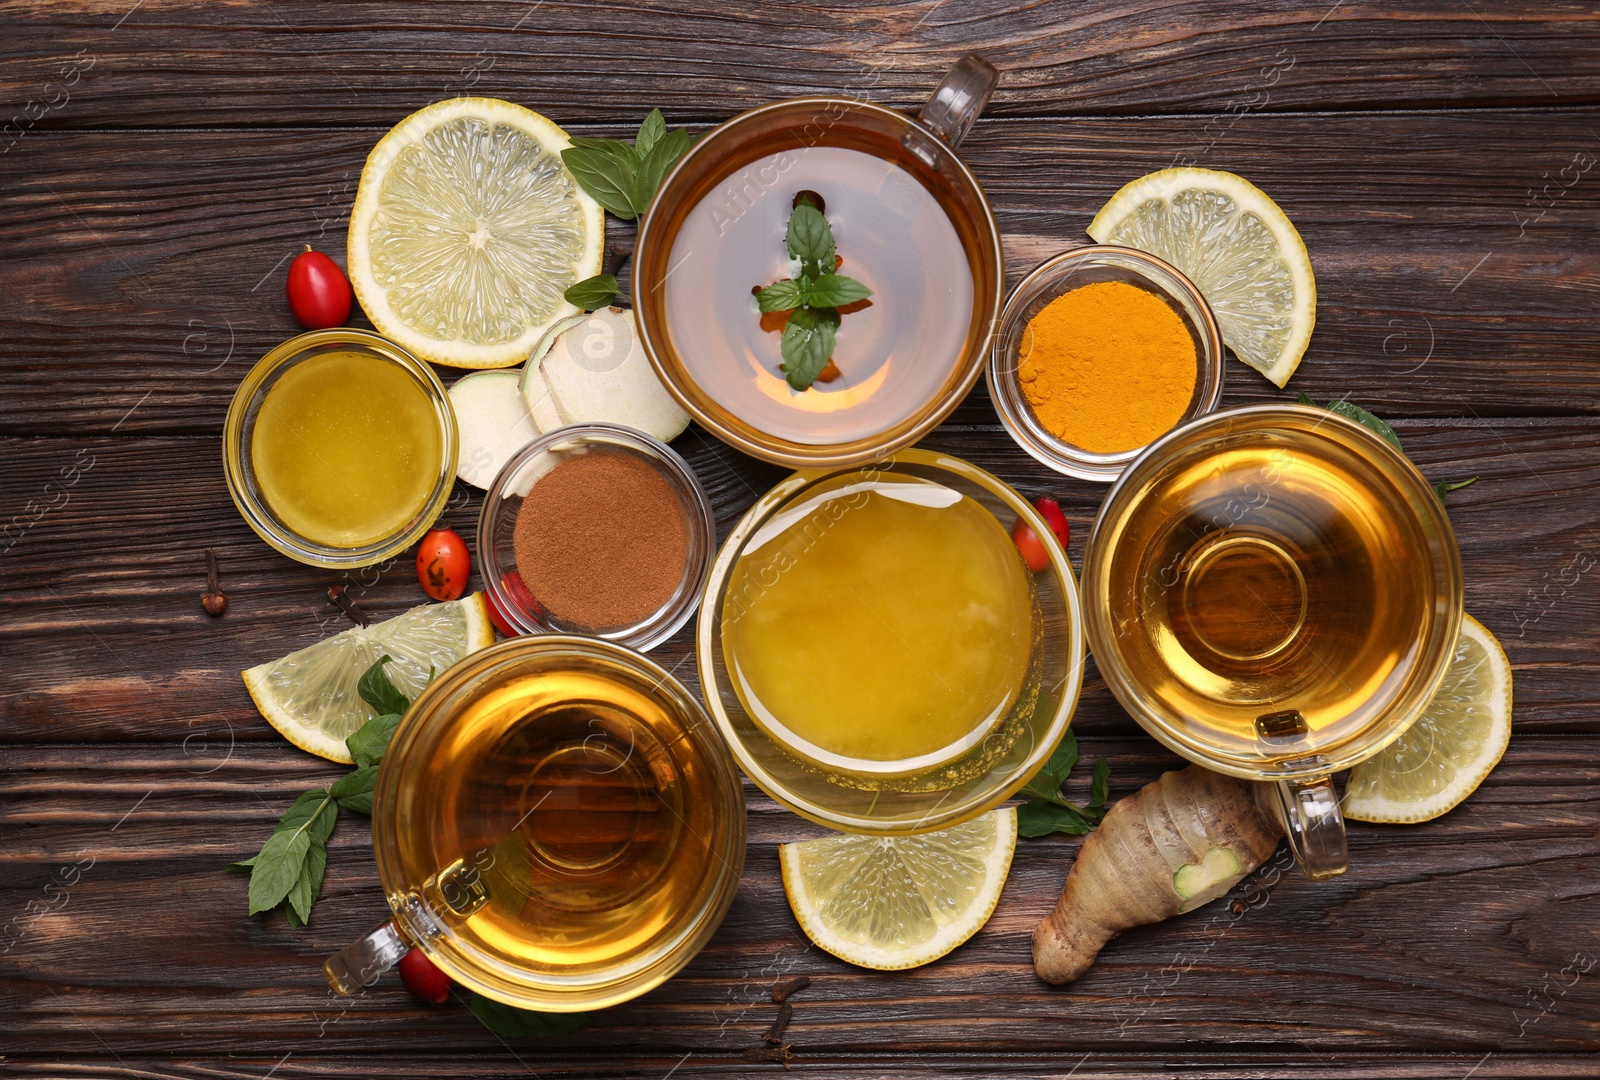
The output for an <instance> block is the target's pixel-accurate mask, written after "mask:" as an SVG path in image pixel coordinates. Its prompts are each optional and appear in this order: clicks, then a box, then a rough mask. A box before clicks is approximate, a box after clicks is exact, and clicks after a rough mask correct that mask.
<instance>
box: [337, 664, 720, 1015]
mask: <svg viewBox="0 0 1600 1080" xmlns="http://www.w3.org/2000/svg"><path fill="white" fill-rule="evenodd" d="M372 844H373V850H374V854H375V855H376V859H377V864H378V878H379V880H380V881H381V882H382V884H383V889H384V893H385V895H386V896H387V897H388V900H389V905H390V907H391V908H392V909H393V912H394V917H393V918H392V919H391V920H390V921H389V922H387V923H385V924H384V925H383V926H380V927H379V928H378V929H377V930H374V931H373V932H372V933H371V934H368V935H367V936H366V937H365V938H363V939H362V940H360V941H357V942H356V943H354V944H352V945H350V946H349V947H347V948H345V949H344V950H343V951H341V952H340V953H338V954H337V955H335V956H333V957H331V958H330V959H329V960H328V961H327V963H326V964H324V965H323V970H324V972H325V973H326V975H327V977H328V982H329V984H330V985H331V986H332V987H333V989H334V990H335V991H336V992H337V993H340V994H354V993H358V992H360V990H361V988H362V987H363V986H366V985H368V984H370V983H371V982H372V981H373V980H374V979H376V978H377V976H378V975H379V974H381V973H382V972H383V971H384V970H386V969H387V968H389V967H390V966H392V965H393V964H395V963H396V962H398V961H399V959H400V957H401V956H403V955H405V953H406V952H407V951H408V950H409V949H410V948H411V947H412V946H413V945H415V946H417V947H418V948H420V949H422V950H423V952H425V953H427V955H428V957H429V958H430V959H432V960H433V962H434V963H435V964H437V965H438V966H439V968H441V969H442V970H443V971H444V973H445V974H446V975H448V976H449V977H450V978H451V979H452V980H453V981H454V982H456V983H457V984H458V985H461V986H464V987H466V988H468V989H470V990H473V991H475V992H477V993H479V994H483V995H484V996H486V997H490V998H493V999H495V1000H497V1001H500V1002H503V1003H505V1004H507V1005H512V1006H516V1007H518V1008H523V1009H532V1010H537V1011H542V1012H576V1011H585V1010H589V1009H597V1008H603V1007H606V1006H609V1005H615V1004H618V1003H619V1002H622V1001H626V1000H628V999H630V998H633V997H636V996H638V995H639V994H642V993H644V992H645V991H647V990H649V989H651V988H652V987H654V986H656V985H658V984H660V983H661V982H663V981H665V980H666V979H667V978H669V977H670V976H672V975H673V974H674V973H676V972H677V971H678V970H679V969H680V968H682V967H683V965H684V964H686V963H688V962H689V961H690V960H691V959H693V957H694V956H695V954H696V953H698V952H699V950H700V948H701V947H702V946H703V945H704V944H705V943H706V941H707V940H708V939H709V938H710V937H711V935H712V933H713V932H714V931H715V930H716V928H717V926H718V925H719V924H720V923H721V921H722V918H723V916H724V915H725V914H726V912H727V910H728V905H729V903H730V902H731V901H732V899H733V894H734V891H735V889H736V888H737V886H738V883H739V873H740V870H741V869H742V868H743V865H744V850H745V806H744V792H743V788H742V786H741V783H740V780H739V774H738V772H737V771H736V770H735V769H734V766H733V761H732V759H731V758H729V756H728V752H727V750H726V748H725V747H724V746H723V744H722V741H721V739H720V737H719V736H718V735H717V733H716V731H715V730H714V729H713V728H712V726H711V721H710V719H709V718H708V717H707V716H706V713H705V709H704V707H703V706H702V705H701V704H700V702H699V700H698V699H697V698H695V696H694V695H693V694H691V693H690V692H689V691H688V690H687V689H686V688H685V687H684V686H683V684H682V683H680V682H679V681H678V680H677V679H675V678H673V676H672V675H671V673H670V672H668V671H666V670H665V669H663V668H661V667H659V666H658V665H656V664H654V663H652V662H651V661H650V660H648V659H646V658H645V657H644V656H642V655H640V654H639V653H637V652H634V651H633V650H631V649H628V648H625V647H623V646H621V645H616V644H613V643H612V642H608V641H604V640H600V639H597V638H588V637H579V636H575V635H564V634H539V635H533V636H529V637H519V638H513V639H511V640H509V641H504V642H501V643H500V644H498V645H494V646H491V647H489V648H487V649H483V650H481V651H479V652H476V653H473V654H472V655H470V656H468V657H467V658H465V659H464V660H462V661H460V662H459V663H457V664H455V665H454V666H452V667H451V668H450V669H449V670H447V671H445V672H444V673H443V674H441V675H440V676H439V677H438V678H437V679H435V680H434V681H433V682H432V683H431V684H429V686H428V687H427V689H425V690H423V692H422V693H421V694H419V695H418V696H417V699H416V701H414V702H413V703H412V705H411V708H410V709H409V710H407V712H406V715H405V719H404V720H402V721H401V723H400V726H399V728H398V729H397V730H396V731H395V734H394V737H393V738H392V739H391V741H390V744H389V748H388V750H387V751H386V752H385V754H384V758H383V765H382V768H381V769H380V771H379V774H378V785H377V789H376V791H375V792H374V798H373V804H372Z"/></svg>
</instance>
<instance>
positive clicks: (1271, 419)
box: [1083, 405, 1461, 879]
mask: <svg viewBox="0 0 1600 1080" xmlns="http://www.w3.org/2000/svg"><path fill="white" fill-rule="evenodd" d="M1083 588H1084V600H1085V602H1084V622H1085V632H1086V634H1087V636H1088V639H1089V648H1090V652H1091V653H1092V654H1093V656H1094V657H1095V661H1096V663H1097V664H1098V665H1099V668H1100V672H1101V674H1102V675H1103V676H1104V677H1105V680H1106V683H1107V685H1108V686H1110V688H1111V690H1112V692H1113V693H1114V694H1115V695H1116V697H1117V699H1118V700H1119V701H1121V702H1122V704H1123V706H1124V707H1125V708H1126V709H1127V710H1128V712H1129V713H1131V714H1132V715H1133V717H1134V719H1135V720H1137V721H1138V722H1139V724H1140V725H1141V726H1143V727H1144V728H1145V730H1147V731H1148V732H1150V734H1152V735H1154V736H1155V737H1156V739H1158V740H1159V741H1161V742H1162V743H1164V744H1165V745H1166V746H1167V747H1169V748H1170V749H1172V750H1173V751H1175V752H1177V753H1178V754H1181V755H1182V756H1184V757H1186V758H1188V759H1189V760H1190V761H1193V762H1196V763H1197V764H1200V765H1204V766H1206V767H1207V768H1210V769H1214V770H1216V771H1218V772H1222V773H1227V774H1230V775H1232V776H1238V777H1242V778H1244V779H1248V780H1260V781H1269V782H1273V783H1276V784H1277V786H1278V792H1279V795H1280V800H1279V805H1280V809H1281V810H1282V816H1283V820H1284V825H1285V830H1286V832H1287V833H1288V837H1289V842H1290V845H1291V847H1292V848H1293V850H1294V854H1295V858H1296V860H1297V861H1298V862H1299V864H1300V867H1301V869H1302V870H1303V871H1304V872H1305V874H1306V875H1307V876H1308V877H1310V878H1313V879H1319V878H1326V877H1332V876H1334V875H1336V874H1340V873H1343V872H1344V871H1345V869H1346V868H1347V866H1348V854H1347V850H1346V844H1345V830H1344V820H1343V817H1342V816H1341V815H1340V812H1339V801H1338V798H1337V795H1336V794H1335V792H1334V788H1333V783H1332V780H1331V777H1332V774H1333V773H1336V772H1338V771H1340V770H1342V769H1347V768H1349V767H1350V766H1352V765H1354V764H1356V763H1357V762H1360V761H1363V760H1365V759H1367V758H1369V757H1371V756H1372V755H1374V754H1376V753H1378V752H1379V751H1380V750H1382V749H1383V748H1384V747H1385V746H1387V745H1388V744H1389V743H1391V742H1393V741H1394V740H1395V739H1396V738H1398V737H1399V736H1400V734H1401V733H1402V732H1403V731H1405V729H1406V728H1407V727H1408V726H1409V725H1410V724H1411V722H1412V721H1414V720H1415V719H1416V718H1417V717H1418V716H1419V715H1420V714H1421V712H1422V710H1423V709H1424V707H1426V705H1427V703H1428V702H1429V700H1430V699H1431V698H1432V697H1433V694H1434V692H1435V691H1436V690H1437V689H1438V687H1439V684H1440V682H1441V680H1442V679H1443V678H1444V673H1445V671H1446V669H1447V668H1448V667H1449V664H1450V657H1451V654H1452V651H1453V649H1454V646H1455V641H1456V635H1457V633H1458V631H1459V629H1460V624H1461V556H1460V552H1459V551H1458V549H1457V547H1456V540H1455V534H1454V532H1453V531H1452V529H1451V527H1450V520H1449V518H1448V517H1447V516H1446V514H1445V510H1444V505H1443V503H1442V502H1441V500H1440V499H1439V498H1438V496H1437V495H1436V494H1435V492H1434V491H1433V489H1432V488H1431V487H1430V486H1429V485H1428V483H1427V481H1426V480H1424V479H1423V477H1422V475H1421V474H1420V473H1419V472H1418V471H1417V469H1416V467H1415V466H1414V465H1412V464H1411V462H1410V461H1408V460H1407V459H1406V458H1405V456H1404V455H1403V454H1401V453H1400V451H1399V450H1398V449H1397V448H1396V447H1394V446H1393V445H1391V444H1390V443H1388V442H1387V441H1385V440H1384V439H1383V438H1382V437H1380V436H1379V435H1377V434H1376V433H1374V432H1372V431H1370V430H1368V429H1367V428H1365V427H1363V426H1362V425H1360V424H1358V423H1355V422H1354V421H1351V420H1347V419H1345V418H1344V417H1342V416H1340V415H1338V414H1336V413H1332V412H1329V411H1327V410H1324V409H1318V408H1311V407H1306V406H1300V405H1253V406H1245V407H1241V408H1235V409H1228V410H1224V411H1222V412H1218V413H1214V414H1212V415H1210V416H1207V417H1202V418H1200V419H1199V420H1195V421H1193V422H1191V423H1189V424H1186V425H1184V426H1182V427H1179V428H1177V429H1176V430H1174V431H1172V432H1170V433H1169V434H1168V435H1166V436H1165V437H1163V438H1162V439H1161V440H1159V441H1158V442H1156V443H1154V444H1152V445H1151V446H1150V448H1149V449H1148V450H1146V451H1145V453H1144V454H1143V455H1141V456H1140V457H1139V458H1138V459H1137V460H1136V461H1134V462H1133V463H1132V464H1131V465H1130V466H1129V467H1128V469H1127V470H1126V471H1125V472H1124V473H1123V474H1122V476H1121V477H1120V478H1119V479H1118V481H1117V482H1116V484H1115V485H1114V486H1113V487H1112V489H1111V491H1110V493H1109V494H1108V495H1107V497H1106V501H1105V503H1104V505H1103V506H1102V507H1101V510H1100V514H1099V516H1098V517H1097V518H1096V520H1095V524H1094V528H1093V530H1092V531H1091V533H1090V536H1089V541H1088V548H1087V551H1086V553H1085V555H1084V566H1083Z"/></svg>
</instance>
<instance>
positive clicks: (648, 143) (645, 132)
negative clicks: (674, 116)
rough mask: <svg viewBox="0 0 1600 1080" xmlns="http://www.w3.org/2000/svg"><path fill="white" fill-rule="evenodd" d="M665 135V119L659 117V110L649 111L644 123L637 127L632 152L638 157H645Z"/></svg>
mask: <svg viewBox="0 0 1600 1080" xmlns="http://www.w3.org/2000/svg"><path fill="white" fill-rule="evenodd" d="M666 133H667V118H666V117H664V116H662V115H661V110H660V109H651V110H650V111H649V112H648V113H646V114H645V117H644V122H643V123H642V124H640V125H639V134H637V135H635V136H634V137H633V149H634V152H635V153H637V154H638V155H639V156H640V157H643V156H645V155H646V154H648V153H650V148H651V147H652V146H654V145H655V144H656V143H658V142H660V141H661V139H662V137H663V136H665V135H666Z"/></svg>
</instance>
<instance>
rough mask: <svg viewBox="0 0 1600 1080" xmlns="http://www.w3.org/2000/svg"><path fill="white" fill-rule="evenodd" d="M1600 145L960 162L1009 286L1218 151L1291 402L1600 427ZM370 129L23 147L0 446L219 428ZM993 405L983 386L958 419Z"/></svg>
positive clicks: (1332, 119)
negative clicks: (1582, 417)
mask: <svg viewBox="0 0 1600 1080" xmlns="http://www.w3.org/2000/svg"><path fill="white" fill-rule="evenodd" d="M585 130H587V129H585ZM604 130H607V131H612V132H615V131H616V130H617V129H604ZM1595 132H1600V110H1572V111H1560V112H1547V113H1534V114H1525V113H1518V112H1489V113H1468V114H1429V115H1427V116H1426V117H1418V116H1402V117H1372V116H1277V115H1272V114H1255V115H1251V116H1246V117H1242V118H1240V119H1239V120H1238V122H1237V123H1235V124H1233V125H1232V126H1230V127H1229V128H1227V129H1225V130H1222V129H1217V130H1213V131H1210V132H1209V133H1208V132H1207V129H1206V128H1205V127H1204V126H1203V124H1202V122H1201V121H1198V120H1196V119H1194V118H1170V117H1165V118H1158V119H1141V120H1115V119H1107V120H1094V121H1082V120H1074V121H1065V120H1060V121H1016V122H1011V121H1004V122H1002V121H994V122H990V123H984V124H980V125H979V127H978V129H977V130H976V132H975V133H974V134H973V135H972V136H971V137H970V140H969V142H968V143H967V144H966V145H967V149H966V151H965V155H966V157H967V158H968V160H969V161H970V163H971V164H972V167H973V168H974V170H975V171H976V172H977V174H978V176H979V177H980V178H981V179H982V181H983V182H984V183H985V185H986V187H987V189H988V191H989V194H990V197H991V199H992V200H993V202H994V204H995V207H996V210H997V213H998V216H999V219H1000V223H1001V228H1002V230H1003V232H1004V235H1005V245H1006V257H1007V262H1008V266H1009V268H1010V276H1011V279H1012V280H1013V281H1015V280H1016V279H1017V278H1018V277H1020V276H1021V275H1022V274H1023V273H1025V272H1026V271H1027V270H1028V269H1031V268H1032V267H1033V266H1034V265H1035V264H1036V263H1038V262H1039V261H1040V260H1042V259H1044V258H1045V257H1047V256H1049V255H1051V254H1054V253H1056V252H1057V251H1060V250H1063V249H1065V248H1067V247H1072V246H1076V245H1078V244H1082V243H1086V242H1088V237H1087V236H1086V235H1085V234H1084V231H1083V230H1084V228H1085V227H1086V226H1087V225H1088V222H1089V221H1090V219H1091V218H1092V217H1093V216H1094V213H1095V211H1096V210H1097V209H1098V208H1099V207H1100V206H1101V205H1102V204H1103V203H1104V202H1105V200H1106V199H1107V198H1109V197H1110V195H1111V194H1112V193H1113V192H1114V191H1116V190H1117V188H1118V187H1120V186H1121V185H1122V184H1123V183H1125V182H1127V181H1128V180H1130V179H1132V178H1134V177H1136V176H1139V175H1141V174H1143V173H1145V172H1147V171H1150V170H1152V169H1156V168H1160V167H1163V166H1166V165H1169V164H1171V163H1172V161H1173V159H1174V156H1175V155H1178V154H1183V153H1194V152H1196V151H1200V150H1204V148H1205V147H1206V146H1207V145H1208V144H1209V143H1210V142H1211V141H1212V140H1213V139H1214V140H1215V143H1214V145H1211V146H1210V149H1209V150H1206V151H1205V152H1204V153H1203V154H1202V155H1201V160H1202V161H1203V163H1204V164H1206V165H1208V166H1215V167H1218V168H1226V169H1232V170H1235V171H1238V172H1241V173H1243V174H1245V175H1247V176H1249V177H1251V178H1252V179H1253V180H1254V181H1256V182H1257V183H1258V184H1260V185H1261V186H1262V187H1263V188H1264V189H1265V190H1267V191H1268V192H1269V193H1271V194H1272V195H1273V196H1274V197H1275V198H1276V199H1277V200H1278V201H1279V202H1280V203H1281V204H1282V206H1283V207H1284V209H1285V210H1286V211H1287V212H1288V213H1289V214H1290V216H1291V217H1292V218H1293V219H1294V221H1295V222H1296V224H1297V226H1298V227H1299V229H1300V231H1301V233H1302V235H1303V236H1304V238H1305V240H1306V243H1307V245H1308V247H1309V249H1310V251H1311V256H1312V263H1313V266H1314V268H1315V269H1316V272H1317V275H1318V280H1319V294H1320V295H1319V311H1318V320H1317V332H1316V337H1315V339H1314V341H1313V343H1312V346H1311V349H1310V351H1309V352H1308V354H1307V356H1306V359H1305V362H1304V363H1303V365H1302V366H1301V368H1300V370H1299V372H1298V373H1297V374H1296V376H1295V389H1296V390H1304V391H1306V392H1307V393H1310V394H1312V395H1313V396H1314V397H1316V398H1318V399H1319V400H1325V399H1327V398H1331V397H1334V396H1339V395H1350V396H1352V397H1354V398H1355V399H1356V400H1358V401H1360V402H1361V403H1362V404H1364V405H1367V406H1368V407H1370V408H1372V409H1374V410H1375V411H1378V412H1379V413H1381V414H1384V415H1391V416H1419V415H1420V416H1473V415H1484V416H1492V415H1506V414H1541V413H1542V414H1550V413H1565V412H1573V411H1583V412H1588V413H1591V414H1600V364H1597V363H1596V362H1595V357H1596V356H1597V355H1600V319H1597V318H1596V316H1597V315H1600V254H1597V252H1596V247H1595V238H1596V237H1597V236H1600V169H1592V168H1591V169H1590V170H1587V171H1585V170H1584V166H1583V165H1582V164H1581V163H1583V162H1587V163H1589V164H1590V165H1591V166H1592V165H1593V164H1594V163H1596V162H1600V134H1594V133H1595ZM376 137H377V136H376V133H375V132H366V131H363V132H347V131H340V132H309V131H295V132H204V133H190V134H186V135H184V136H183V137H182V138H174V137H173V136H172V135H170V134H166V133H151V132H142V133H136V134H130V133H100V132H96V133H47V134H41V135H38V136H35V137H32V138H30V139H29V140H27V141H26V142H25V143H23V144H21V145H19V147H18V148H17V150H16V151H14V152H13V153H12V154H8V155H6V157H5V158H4V163H5V166H6V168H7V169H8V170H10V171H9V172H8V180H7V183H6V184H5V185H4V186H3V187H0V218H3V219H5V220H7V221H10V222H13V223H14V224H13V225H12V227H10V228H8V229H7V230H5V231H4V232H0V336H3V338H4V340H5V342H6V344H5V347H4V348H3V349H0V376H3V377H4V379H5V383H6V386H7V392H6V393H5V394H4V395H0V433H3V434H51V435H56V434H65V433H69V432H70V433H76V434H108V433H111V432H113V431H115V432H116V433H117V434H139V433H147V434H154V433H184V434H199V433H205V434H213V433H216V432H218V431H220V430H221V425H222V420H223V416H224V414H225V412H226V409H227V404H228V401H229V399H230V398H231V397H232V394H233V390H234V388H235V387H236V386H237V385H238V382H239V380H240V378H241V377H242V376H243V373H244V371H245V370H247V369H248V366H249V365H250V364H253V363H254V362H255V361H256V360H257V359H259V358H260V357H261V356H262V355H263V354H264V353H265V352H266V351H267V350H268V349H270V348H271V347H273V346H274V345H276V344H278V343H279V342H280V341H282V340H284V339H285V338H287V337H289V336H291V335H293V334H294V333H295V332H296V330H297V327H296V326H295V324H294V322H293V320H292V319H291V318H290V316H289V314H288V311H287V309H286V305H285V303H284V299H283V282H284V275H285V270H284V263H285V262H286V261H287V259H288V257H289V256H290V255H291V254H293V253H295V252H297V251H299V250H300V247H301V245H303V244H306V243H311V244H315V245H317V246H319V247H321V248H323V249H325V250H330V251H332V252H333V253H334V254H335V255H336V256H338V257H339V258H340V259H341V260H342V259H343V247H344V230H345V226H346V224H347V215H348V211H349V207H350V203H351V201H352V199H353V198H354V193H355V184H356V180H357V178H358V177H359V175H360V170H361V165H362V162H363V161H364V160H365V155H366V153H367V151H368V150H369V149H370V148H371V146H372V143H373V142H374V141H375V139H376ZM1585 155H1587V156H1585ZM1575 162H1577V163H1578V164H1575ZM1563 168H1566V169H1567V170H1568V172H1567V174H1566V176H1565V177H1561V175H1560V173H1561V170H1562V169H1563ZM1545 174H1548V175H1549V176H1551V177H1557V178H1558V180H1559V182H1557V181H1552V180H1546V179H1543V177H1544V176H1545ZM1563 184H1570V186H1562V185H1563ZM1545 189H1548V193H1544V194H1540V192H1541V191H1544V190H1545ZM1530 193H1532V197H1533V198H1534V199H1535V200H1536V201H1533V202H1530ZM1541 213H1542V214H1543V218H1542V219H1540V217H1539V215H1540V214H1541ZM613 234H614V239H615V241H616V242H620V243H630V242H631V228H630V227H624V228H622V229H614V230H613ZM358 322H360V320H359V319H358ZM361 324H362V325H365V324H364V323H361ZM69 372H70V378H68V377H64V376H67V375H68V373H69ZM444 374H445V376H446V378H447V379H449V378H454V377H455V375H456V373H455V372H445V373H444ZM1227 379H1228V382H1227V386H1226V391H1225V400H1226V401H1228V402H1240V401H1249V400H1259V399H1263V398H1271V397H1292V394H1283V393H1280V392H1279V391H1277V389H1276V388H1275V387H1273V386H1271V385H1270V384H1269V383H1267V382H1266V381H1265V380H1264V379H1262V378H1261V377H1260V376H1259V375H1257V374H1256V373H1255V372H1253V371H1251V370H1250V369H1248V368H1246V367H1245V366H1244V365H1242V364H1239V363H1237V362H1230V363H1229V370H1228V376H1227ZM993 415H994V414H993V411H992V409H991V408H990V406H989V404H988V400H987V396H986V393H985V392H984V391H983V390H982V389H979V390H978V391H976V393H975V395H974V397H973V399H972V401H971V402H970V403H969V404H968V405H967V406H966V407H964V408H963V409H962V410H961V411H960V412H959V413H958V414H957V416H956V417H955V419H956V420H958V421H961V420H966V421H982V422H991V421H992V419H993Z"/></svg>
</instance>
